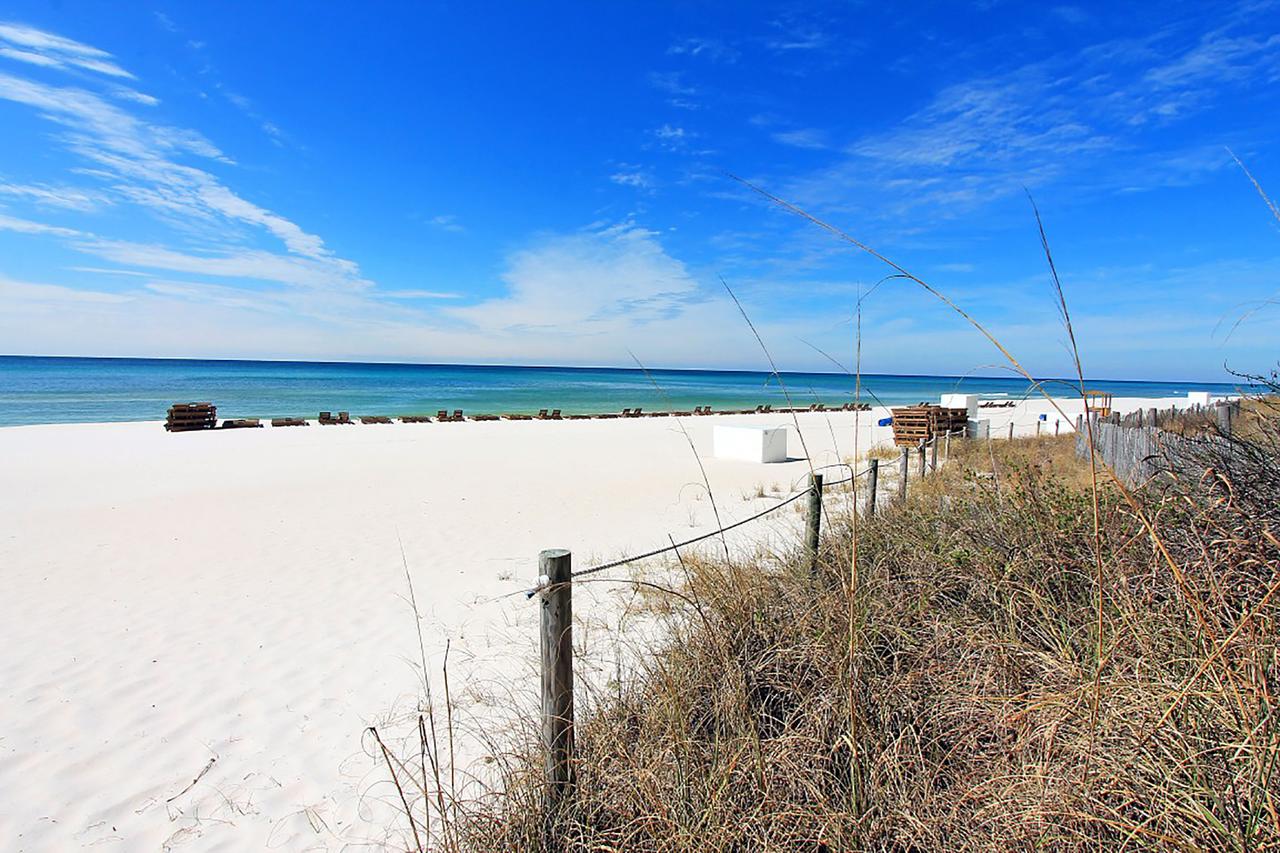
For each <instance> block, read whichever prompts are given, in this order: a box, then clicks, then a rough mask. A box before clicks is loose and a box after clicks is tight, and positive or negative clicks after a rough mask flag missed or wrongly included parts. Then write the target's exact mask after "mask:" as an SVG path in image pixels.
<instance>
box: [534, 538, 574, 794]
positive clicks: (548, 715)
mask: <svg viewBox="0 0 1280 853" xmlns="http://www.w3.org/2000/svg"><path fill="white" fill-rule="evenodd" d="M572 565H573V558H572V556H571V555H570V553H569V552H568V551H566V550H565V549H563V548H552V549H550V550H547V551H543V552H542V553H540V554H539V555H538V574H539V575H541V576H542V577H544V578H546V580H545V581H543V583H544V584H545V586H544V588H543V590H542V595H541V599H542V745H543V748H544V749H546V752H547V756H546V759H547V760H546V774H547V790H546V798H547V811H548V813H550V812H551V811H552V810H554V809H555V807H556V806H557V804H559V803H560V802H561V800H563V799H564V797H565V795H566V794H568V793H569V791H571V790H572V788H573V775H574V774H573V568H572Z"/></svg>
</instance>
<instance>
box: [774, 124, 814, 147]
mask: <svg viewBox="0 0 1280 853" xmlns="http://www.w3.org/2000/svg"><path fill="white" fill-rule="evenodd" d="M773 140H774V142H780V143H782V144H783V145H790V146H792V147H793V148H807V149H809V150H813V151H817V150H821V149H823V148H826V147H828V145H827V135H826V133H824V132H823V131H821V130H817V129H815V128H811V127H810V128H804V129H801V130H786V131H782V132H780V133H775V134H773Z"/></svg>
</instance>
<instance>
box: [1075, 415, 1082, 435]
mask: <svg viewBox="0 0 1280 853" xmlns="http://www.w3.org/2000/svg"><path fill="white" fill-rule="evenodd" d="M1076 432H1084V413H1083V412H1081V413H1080V414H1078V415H1076Z"/></svg>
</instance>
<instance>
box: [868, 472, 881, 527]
mask: <svg viewBox="0 0 1280 853" xmlns="http://www.w3.org/2000/svg"><path fill="white" fill-rule="evenodd" d="M879 480H880V460H879V459H872V460H871V465H870V467H868V468H867V515H875V514H876V484H877V483H878V482H879Z"/></svg>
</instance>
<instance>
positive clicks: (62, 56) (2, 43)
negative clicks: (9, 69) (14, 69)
mask: <svg viewBox="0 0 1280 853" xmlns="http://www.w3.org/2000/svg"><path fill="white" fill-rule="evenodd" d="M0 56H3V57H5V58H7V59H14V60H17V61H18V62H26V63H29V64H31V65H41V66H44V67H46V68H62V69H69V68H78V69H81V70H83V71H92V72H95V73H97V74H105V75H107V76H109V77H123V78H127V79H133V75H132V74H130V73H129V72H128V71H125V70H124V69H123V68H121V67H120V66H119V65H117V64H116V63H115V60H114V58H113V57H112V56H111V54H109V53H107V52H106V51H105V50H99V49H98V48H96V47H90V46H89V45H87V44H81V43H80V42H78V41H73V40H71V39H69V38H63V37H62V36H58V35H54V34H52V33H46V32H44V31H43V30H37V29H34V28H32V27H27V26H23V25H22V24H16V23H3V22H0Z"/></svg>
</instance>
